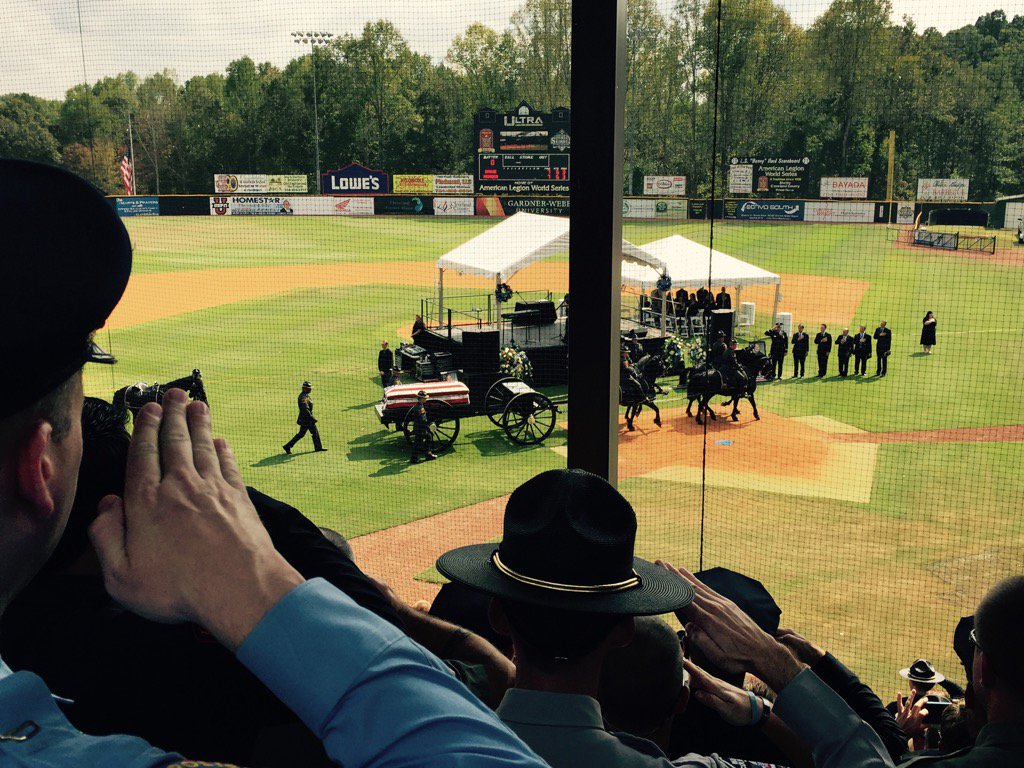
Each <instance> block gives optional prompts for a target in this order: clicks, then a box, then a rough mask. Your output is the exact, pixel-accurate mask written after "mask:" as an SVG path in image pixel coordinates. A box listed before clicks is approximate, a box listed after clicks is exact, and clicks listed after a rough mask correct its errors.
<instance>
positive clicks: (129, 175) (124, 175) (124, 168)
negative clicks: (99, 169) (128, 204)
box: [121, 148, 135, 195]
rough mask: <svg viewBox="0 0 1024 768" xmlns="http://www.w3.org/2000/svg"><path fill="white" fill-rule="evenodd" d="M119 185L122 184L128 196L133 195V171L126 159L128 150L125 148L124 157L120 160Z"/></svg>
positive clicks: (130, 163)
mask: <svg viewBox="0 0 1024 768" xmlns="http://www.w3.org/2000/svg"><path fill="white" fill-rule="evenodd" d="M121 183H122V184H124V191H125V192H127V193H128V194H129V195H134V194H135V169H134V168H133V167H132V160H131V158H130V157H128V149H127V148H125V150H124V156H123V157H122V158H121Z"/></svg>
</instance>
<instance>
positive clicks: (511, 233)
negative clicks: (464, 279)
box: [437, 212, 664, 280]
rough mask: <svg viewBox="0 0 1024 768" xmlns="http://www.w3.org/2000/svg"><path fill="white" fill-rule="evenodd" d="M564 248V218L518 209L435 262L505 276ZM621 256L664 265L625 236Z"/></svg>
mask: <svg viewBox="0 0 1024 768" xmlns="http://www.w3.org/2000/svg"><path fill="white" fill-rule="evenodd" d="M568 249H569V220H568V219H566V218H563V217H560V216H541V215H540V214H536V213H522V212H521V213H516V214H514V215H512V216H509V217H508V218H507V219H505V220H504V221H502V222H501V223H500V224H496V225H494V226H493V227H491V228H490V229H488V230H486V231H485V232H481V233H480V234H479V235H477V236H476V237H474V238H473V239H472V240H469V241H467V242H465V243H463V244H462V245H459V246H457V247H455V248H453V249H452V250H450V251H448V253H446V254H445V255H444V256H442V257H441V258H440V259H438V260H437V266H438V268H439V269H451V270H454V271H455V272H457V273H459V274H460V275H478V276H480V277H489V278H491V279H492V280H499V279H501V280H508V279H509V278H510V277H512V275H514V274H515V273H516V272H518V271H519V270H521V269H523V268H524V267H527V266H529V265H530V264H533V263H534V262H537V261H543V260H544V259H547V258H550V257H551V256H554V255H555V254H556V253H562V252H564V251H567V250H568ZM622 258H623V261H624V262H626V263H631V264H641V265H645V266H646V268H647V269H654V270H658V271H660V270H661V269H663V268H664V265H663V264H662V263H661V261H659V260H658V259H656V258H654V257H652V256H651V255H650V254H648V253H647V252H646V251H644V250H643V249H641V248H638V247H637V246H635V245H633V244H632V243H630V242H628V241H626V240H623V241H622Z"/></svg>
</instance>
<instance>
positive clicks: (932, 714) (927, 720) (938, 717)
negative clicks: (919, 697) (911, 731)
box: [922, 693, 953, 725]
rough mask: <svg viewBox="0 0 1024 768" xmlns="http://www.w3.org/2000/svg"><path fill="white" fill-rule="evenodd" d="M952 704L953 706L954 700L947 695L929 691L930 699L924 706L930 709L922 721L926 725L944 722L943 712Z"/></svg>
mask: <svg viewBox="0 0 1024 768" xmlns="http://www.w3.org/2000/svg"><path fill="white" fill-rule="evenodd" d="M951 706H953V702H952V701H950V700H949V699H948V698H946V697H945V696H940V695H938V694H936V693H929V694H928V700H927V701H926V702H925V703H924V708H925V709H927V710H928V714H927V715H925V716H924V720H923V721H922V722H923V723H924V724H925V725H938V724H939V723H941V722H942V714H943V712H945V711H946V710H947V709H948V708H949V707H951Z"/></svg>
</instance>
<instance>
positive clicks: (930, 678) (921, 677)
mask: <svg viewBox="0 0 1024 768" xmlns="http://www.w3.org/2000/svg"><path fill="white" fill-rule="evenodd" d="M900 675H902V676H903V677H905V678H907V680H909V681H910V682H912V683H923V684H928V683H931V684H932V685H937V684H938V683H941V682H942V681H943V680H945V679H946V676H945V675H942V674H939V672H938V670H936V669H935V665H934V664H932V663H931V662H930V661H928V659H918V660H917V661H915V662H914V663H913V664H911V665H910V666H909V667H908V668H907V669H901V670H900Z"/></svg>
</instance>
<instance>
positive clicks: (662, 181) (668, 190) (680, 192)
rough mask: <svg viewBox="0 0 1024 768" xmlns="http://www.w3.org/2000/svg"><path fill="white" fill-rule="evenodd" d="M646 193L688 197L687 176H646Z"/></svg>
mask: <svg viewBox="0 0 1024 768" xmlns="http://www.w3.org/2000/svg"><path fill="white" fill-rule="evenodd" d="M644 194H645V195H662V196H665V197H686V177H685V176H644Z"/></svg>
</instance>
